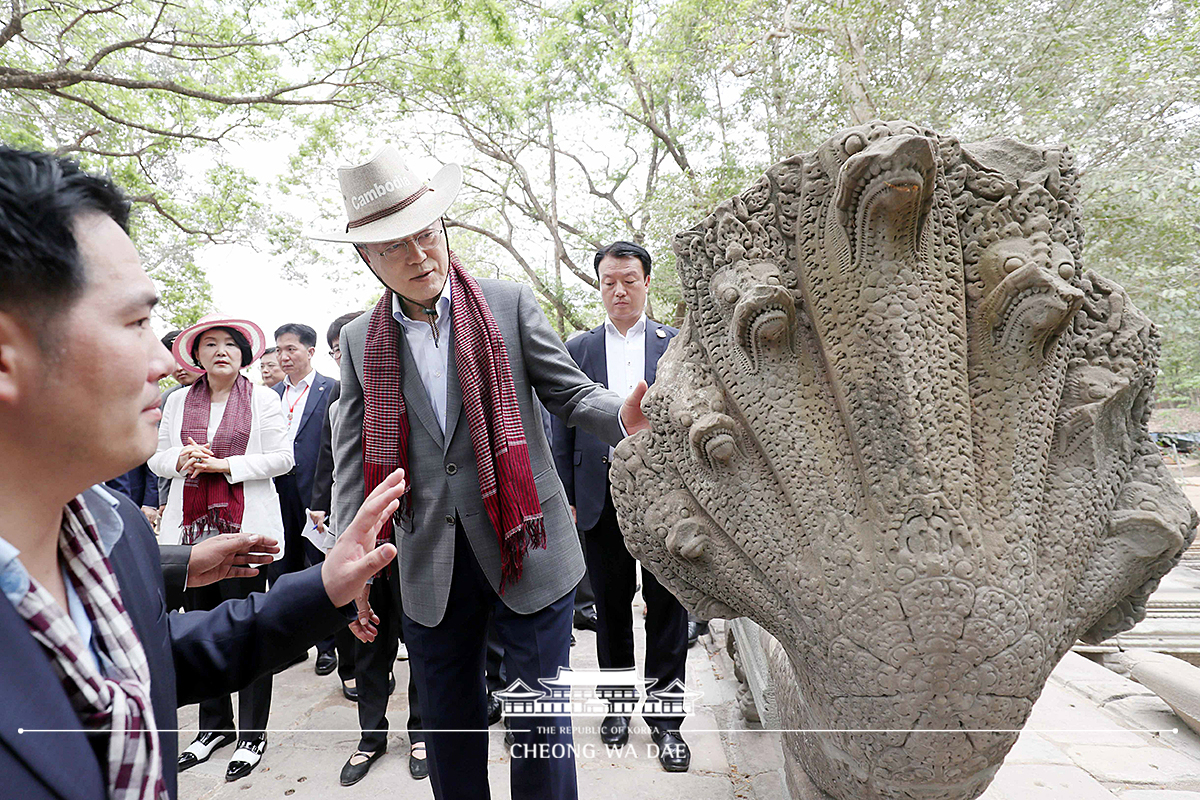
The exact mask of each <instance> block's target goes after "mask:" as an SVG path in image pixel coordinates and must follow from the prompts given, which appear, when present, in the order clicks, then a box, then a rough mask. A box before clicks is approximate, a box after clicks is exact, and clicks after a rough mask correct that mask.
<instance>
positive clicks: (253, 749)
mask: <svg viewBox="0 0 1200 800" xmlns="http://www.w3.org/2000/svg"><path fill="white" fill-rule="evenodd" d="M266 749H267V737H266V736H265V735H264V736H263V737H262V738H261V739H239V740H238V746H237V750H234V751H233V758H231V759H229V767H228V768H227V769H226V770H225V780H226V781H236V780H238V779H239V778H244V777H246V776H247V775H249V774H250V773H251V772H252V771H253V770H254V768H255V767H257V766H258V762H260V761H262V754H263V751H264V750H266Z"/></svg>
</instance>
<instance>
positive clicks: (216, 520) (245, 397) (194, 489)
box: [179, 375, 254, 544]
mask: <svg viewBox="0 0 1200 800" xmlns="http://www.w3.org/2000/svg"><path fill="white" fill-rule="evenodd" d="M253 391H254V386H253V384H251V383H250V381H249V379H248V378H246V376H245V375H238V376H237V380H235V381H234V382H233V388H232V389H230V390H229V399H228V400H227V401H226V403H225V416H223V417H221V424H220V425H219V426H217V431H216V433H215V434H214V435H213V440H212V443H211V444H209V441H208V417H209V413H210V412H211V411H212V392H211V391H210V390H209V388H208V376H207V375H205V376H203V377H202V378H200V380H198V381H196V382H195V383H193V384H192V386H191V388H190V389H188V393H187V397H186V398H184V401H183V429H182V430H181V431H180V434H179V438H180V440H181V441H182V442H183V443H184V444H186V443H187V440H188V438H189V437H190V438H192V439H194V440H195V441H196V444H208V445H209V449H211V450H212V451H213V455H215V456H216V457H217V458H228V457H229V456H244V455H246V445H247V444H248V443H249V442H250V423H251V422H252V420H253V413H252V410H251V408H252V405H251V400H250V397H251V392H253ZM245 510H246V501H245V497H244V494H243V491H242V485H241V484H240V483H234V484H231V483H230V482H229V481H227V480H225V476H224V475H218V474H216V473H213V472H202V473H200V474H199V475H196V476H195V477H192V478H187V479H185V480H184V482H183V537H182V542H183V543H184V544H194V543H196V542H198V541H200V540H201V539H204V538H206V537H208V536H213V535H216V534H218V533H239V532H241V530H242V513H243V512H244V511H245Z"/></svg>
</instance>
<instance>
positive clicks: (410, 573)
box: [310, 147, 648, 800]
mask: <svg viewBox="0 0 1200 800" xmlns="http://www.w3.org/2000/svg"><path fill="white" fill-rule="evenodd" d="M338 179H339V182H340V184H341V189H342V195H343V199H344V201H345V205H346V213H347V216H348V218H349V221H348V224H347V225H346V226H345V228H343V229H342V230H341V231H338V232H334V231H328V232H321V233H313V234H310V235H311V236H313V237H314V238H320V239H326V240H330V241H341V242H349V243H353V244H354V245H355V246H356V248H357V249H358V253H359V255H360V257H362V258H363V260H364V261H365V262H366V264H367V266H368V267H369V268H370V269H371V271H372V272H373V273H374V274H375V275H376V277H378V278H379V279H380V281H381V282H382V283H383V284H384V285H385V286H386V287H387V289H386V291H385V292H384V294H383V297H382V298H381V299H380V301H379V303H378V304H377V305H376V307H375V309H374V310H373V311H372V312H371V313H369V314H364V315H363V316H361V317H359V318H358V319H356V320H354V321H353V322H351V323H350V324H348V325H346V327H344V328H343V329H342V341H341V350H342V394H341V398H340V399H339V400H338V427H337V436H336V438H335V440H334V463H335V467H334V504H333V505H334V516H335V521H336V522H337V524H338V525H339V526H340V525H341V524H342V522H343V521H344V520H347V519H349V518H350V517H351V516H352V515H353V513H354V510H355V508H357V506H358V503H359V502H361V500H362V497H363V495H364V493H365V491H366V489H367V488H368V487H369V486H370V485H371V483H372V482H373V481H374V480H377V479H378V476H379V475H380V474H382V473H384V472H386V471H387V470H388V469H389V465H390V464H391V463H392V462H393V461H395V460H399V461H400V463H402V464H404V463H407V464H408V469H410V470H411V474H412V475H413V476H414V478H413V481H412V487H411V491H410V492H409V495H408V496H407V497H406V498H405V503H404V506H403V508H402V509H401V513H400V514H399V515H397V517H396V519H395V523H394V525H393V536H394V537H395V539H396V541H397V542H398V544H399V550H400V553H401V557H400V559H399V563H398V565H397V566H398V570H396V573H397V577H398V580H399V582H400V587H401V591H402V594H403V597H404V614H403V619H402V624H403V629H404V638H405V641H406V642H407V644H408V651H409V658H410V661H409V664H410V666H411V668H412V670H413V672H414V676H415V679H416V683H417V690H418V692H419V693H420V696H421V704H422V714H423V718H424V724H425V730H426V741H427V744H428V751H429V761H430V778H431V782H432V788H433V793H434V797H436V798H466V797H469V798H481V799H483V798H487V797H489V796H490V794H489V789H488V777H487V761H488V739H487V733H486V731H487V700H486V692H485V687H484V650H485V646H484V645H485V638H486V631H487V627H488V624H489V620H490V622H491V624H493V625H495V627H496V631H497V636H498V638H499V639H500V644H501V646H502V647H503V648H504V660H505V664H506V666H507V668H508V671H509V675H508V677H509V679H511V680H518V679H519V680H522V681H524V682H525V683H526V684H527V685H529V686H537V685H538V681H539V679H541V678H551V677H554V676H556V674H557V672H558V670H559V668H562V667H566V666H567V664H568V663H569V660H570V647H571V645H570V640H571V618H572V612H573V597H574V589H575V585H576V584H577V583H578V582H579V579H580V577H581V576H582V575H583V571H584V565H583V554H582V552H580V547H579V539H578V536H577V534H576V532H575V527H574V525H573V524H572V522H571V517H570V514H569V513H568V511H567V503H566V497H565V496H564V495H563V491H562V484H561V483H560V482H559V480H558V475H557V474H556V473H555V471H554V461H553V456H552V455H551V452H550V445H549V443H548V442H547V441H546V437H545V434H544V432H543V430H542V425H541V420H540V418H539V413H538V408H537V405H536V404H535V403H534V400H533V395H534V392H535V391H536V393H537V396H538V398H540V399H541V401H542V403H544V404H545V406H546V408H547V409H549V410H550V412H551V413H553V414H557V415H559V416H560V417H562V418H563V419H564V420H565V421H566V422H567V423H568V424H570V425H582V426H584V427H585V428H587V429H588V430H590V431H591V432H592V433H594V434H596V435H598V436H600V437H601V438H602V439H603V440H604V441H607V442H609V443H611V444H616V443H617V442H619V441H620V440H621V438H622V437H623V436H624V434H625V431H626V430H627V431H629V432H635V431H638V430H642V429H644V428H646V427H648V423H647V422H646V419H645V417H644V416H643V415H642V413H641V406H640V403H641V398H642V395H643V394H644V393H645V389H646V386H645V384H644V383H642V384H640V385H639V386H638V387H637V388H636V389H635V390H634V391H633V392H632V394H631V395H630V397H629V398H628V399H626V400H624V401H623V399H622V397H621V396H620V395H618V394H616V393H615V392H610V391H608V390H607V389H605V388H604V387H602V386H600V385H598V384H596V383H594V382H592V381H589V380H588V379H587V377H586V376H585V375H584V374H583V373H582V372H580V371H579V368H578V367H577V366H576V365H575V363H574V362H573V361H571V357H570V356H569V355H567V352H566V350H565V348H564V347H563V344H562V340H561V339H559V337H558V335H557V334H556V333H555V332H554V329H553V328H551V327H550V323H549V321H548V320H547V319H546V317H545V314H543V313H542V310H541V308H540V307H539V306H538V304H537V301H536V300H535V299H534V296H533V292H532V291H531V290H530V288H529V287H528V286H525V285H523V284H517V283H512V282H509V281H501V280H486V279H482V278H479V279H476V278H473V277H472V276H471V275H470V274H469V273H467V271H466V270H465V268H464V267H463V266H462V264H461V263H459V261H458V259H457V257H456V256H455V255H454V254H453V253H452V252H451V249H450V245H449V243H448V241H447V238H446V228H445V223H444V220H443V219H442V217H443V215H444V214H445V213H446V211H447V210H448V209H449V207H450V204H451V203H452V202H453V201H454V198H455V196H456V195H457V193H458V190H459V188H460V187H461V185H462V170H461V169H460V168H459V167H458V166H457V165H454V164H449V165H446V166H445V167H443V168H442V169H441V170H440V171H439V172H438V173H437V175H435V176H434V177H433V179H432V180H431V181H429V182H428V183H426V182H424V181H422V180H421V179H419V178H417V176H416V175H415V174H414V173H413V172H412V171H411V170H410V169H409V168H408V166H407V165H406V164H405V163H404V160H403V158H402V157H401V155H400V153H399V152H398V151H397V150H396V149H395V148H393V147H385V148H383V149H382V150H381V151H380V152H379V153H377V154H376V155H375V156H374V157H373V158H372V159H371V160H370V161H368V162H367V163H366V164H362V165H359V166H354V167H345V168H342V169H340V170H339V171H338ZM498 533H499V534H500V535H498ZM377 580H378V579H377ZM372 589H374V587H372ZM366 602H367V601H366V599H365V598H363V599H362V600H361V601H360V608H361V607H362V606H363V605H365V604H366ZM522 723H523V724H522V725H520V726H516V725H514V729H517V728H518V727H519V728H520V729H521V730H514V735H515V738H516V741H515V743H514V746H513V750H512V753H513V758H512V760H511V762H510V768H511V790H512V795H513V797H515V798H521V800H539V799H540V798H546V799H547V800H550V799H551V798H553V799H554V800H574V798H575V797H576V796H577V794H578V792H577V784H576V777H575V763H574V756H573V755H572V753H571V749H570V747H569V745H570V743H571V727H570V719H569V717H562V716H548V717H532V718H530V717H527V718H524V719H523V720H522ZM449 731H457V732H449ZM464 731H466V732H464ZM476 731H478V733H476Z"/></svg>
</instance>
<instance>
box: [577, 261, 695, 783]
mask: <svg viewBox="0 0 1200 800" xmlns="http://www.w3.org/2000/svg"><path fill="white" fill-rule="evenodd" d="M594 265H595V268H596V277H597V278H598V279H599V280H600V296H601V298H602V299H603V301H604V309H605V311H607V312H608V319H607V320H605V322H604V324H603V325H601V326H599V327H598V328H593V329H592V330H590V331H588V332H587V333H585V334H583V335H582V336H579V337H576V338H575V339H572V340H571V341H569V342H567V351H568V352H570V354H571V356H572V357H573V358H574V359H575V362H576V363H577V364H579V367H580V369H582V370H583V371H584V372H585V373H586V374H587V376H588V377H589V378H591V379H592V380H594V381H596V382H598V383H602V384H604V385H605V386H607V387H608V388H610V389H612V390H614V391H616V392H617V393H618V394H628V392H629V390H630V388H631V387H632V386H634V385H635V384H636V383H637V382H638V381H639V380H642V379H643V378H645V380H646V383H647V384H652V383H654V376H655V372H656V369H657V367H658V359H659V358H661V357H662V354H663V353H664V352H665V351H666V349H667V343H668V342H670V340H671V338H672V337H673V336H675V334H676V333H678V331H677V330H675V329H674V328H672V327H670V326H667V325H663V324H661V323H658V322H654V321H653V320H649V319H647V318H646V314H645V309H646V295H647V293H648V291H649V288H650V267H651V259H650V254H649V253H648V252H646V249H645V248H643V247H641V246H640V245H636V244H633V243H632V242H614V243H613V244H610V245H608V246H607V247H604V248H601V249H600V250H599V251H598V252H597V253H596V257H595V260H594ZM611 456H612V448H611V447H609V446H608V445H607V444H605V443H604V442H601V441H600V440H599V439H597V438H596V437H594V436H592V435H590V434H588V433H585V432H583V431H576V429H574V428H568V427H566V426H565V425H563V424H562V423H561V422H559V420H558V419H557V418H555V419H554V461H555V466H556V467H557V468H558V475H559V477H560V478H562V482H563V486H565V487H566V490H567V499H568V500H569V501H570V502H571V510H572V513H574V514H575V524H576V525H577V526H578V527H579V530H581V531H583V535H584V555H585V557H586V559H587V570H588V575H589V577H590V578H591V582H592V592H593V594H594V595H595V596H596V651H597V656H598V658H599V661H600V667H601V668H602V669H632V668H633V666H634V663H633V606H632V603H633V595H634V592H635V587H636V583H637V562H636V561H634V559H633V556H631V555H629V551H628V550H627V549H625V540H624V538H623V537H622V536H621V530H620V528H619V527H618V526H617V512H616V509H615V508H614V507H613V501H612V493H611V492H610V490H609V482H608V464H609V459H610V457H611ZM642 598H643V599H644V600H645V601H646V610H647V614H646V678H647V679H648V680H650V681H651V683H650V685H649V686H648V687H647V691H648V692H649V693H650V694H651V696H653V694H654V692H658V691H667V690H668V689H670V688H671V686H672V684H673V683H674V682H675V681H679V683H680V685H682V684H683V682H684V664H685V662H686V661H687V611H686V610H685V609H684V608H683V606H682V605H680V604H679V601H678V600H676V599H675V597H674V596H673V595H672V594H671V593H670V592H668V591H667V590H666V589H664V588H663V586H662V585H661V584H660V583H659V582H658V580H657V579H656V578H655V577H654V576H653V575H652V574H651V573H649V572H648V571H646V570H642ZM682 721H683V718H682V717H673V716H656V715H648V716H647V717H646V722H648V723H649V724H650V728H651V735H652V736H653V738H654V741H655V743H657V744H658V745H659V762H660V763H661V764H662V766H663V768H664V769H665V770H667V771H668V772H685V771H687V768H688V765H689V764H690V762H691V753H690V751H689V750H688V746H687V743H686V742H684V741H683V738H682V736H680V733H679V725H680V723H681V722H682ZM600 738H601V739H602V740H603V741H604V743H605V744H609V745H624V744H625V743H626V742H627V741H628V740H629V718H628V717H624V716H608V717H605V718H604V722H603V723H602V724H601V726H600Z"/></svg>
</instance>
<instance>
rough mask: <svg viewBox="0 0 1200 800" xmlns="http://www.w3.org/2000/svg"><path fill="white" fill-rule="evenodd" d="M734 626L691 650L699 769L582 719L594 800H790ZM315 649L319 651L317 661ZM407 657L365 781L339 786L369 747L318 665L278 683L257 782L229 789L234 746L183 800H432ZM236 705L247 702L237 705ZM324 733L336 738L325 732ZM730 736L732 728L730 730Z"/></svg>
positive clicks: (499, 784) (187, 786)
mask: <svg viewBox="0 0 1200 800" xmlns="http://www.w3.org/2000/svg"><path fill="white" fill-rule="evenodd" d="M635 602H636V603H638V604H639V605H638V608H637V609H636V610H635V613H634V619H635V627H636V629H637V630H636V633H635V641H636V652H637V663H638V665H639V666H641V665H643V664H644V663H645V662H644V649H645V641H644V640H645V631H644V629H643V627H642V625H643V623H642V615H641V613H640V597H639V599H638V600H637V601H635ZM723 625H724V623H722V622H720V621H717V622H714V623H713V625H712V633H710V634H708V635H706V636H702V637H701V638H700V642H699V643H698V644H697V645H696V646H695V647H693V648H692V649H691V650H690V651H689V652H688V663H687V670H688V674H687V682H688V688H689V689H692V690H694V691H698V692H700V693H701V694H702V696H701V697H700V699H699V700H698V701H697V707H696V713H694V714H693V715H691V716H690V717H688V719H687V720H686V722H685V723H684V725H683V735H684V738H685V739H686V740H687V742H688V745H689V746H690V747H691V750H692V766H691V769H690V771H688V772H687V773H683V774H668V773H666V772H664V771H663V770H662V767H661V766H659V763H658V760H657V758H656V757H655V754H654V753H653V752H652V744H653V743H652V742H651V740H650V734H649V731H648V728H647V727H646V725H645V723H644V722H643V721H642V720H640V719H635V720H634V724H633V726H632V733H631V735H630V738H629V746H628V747H626V748H623V749H621V750H620V751H619V752H617V753H612V754H610V753H609V752H607V750H606V748H605V747H604V746H603V745H602V744H601V743H600V737H599V732H598V729H599V725H600V720H599V718H595V719H587V718H584V719H581V718H576V719H575V720H574V724H575V744H576V749H577V751H578V759H577V761H578V764H577V766H578V775H579V795H580V798H582V800H601V798H603V800H609V799H610V798H622V800H633V799H634V798H660V799H661V800H674V799H676V798H679V799H684V798H686V800H710V798H711V800H724V799H725V798H729V800H733V799H734V798H758V797H763V798H782V797H785V796H786V795H785V794H784V792H783V777H782V775H783V774H782V764H783V754H782V751H781V749H780V744H779V734H777V733H764V732H761V731H755V730H749V729H748V728H749V727H757V726H748V725H747V723H746V722H745V720H744V719H742V716H741V713H740V711H739V710H738V708H739V706H738V703H737V689H738V684H737V682H736V680H735V679H734V678H733V665H732V662H730V660H729V658H728V656H727V655H726V654H725V652H724V650H723V646H724V641H725V635H724V627H723ZM575 637H576V639H577V640H578V644H577V645H576V646H575V647H574V648H573V649H572V653H571V655H572V664H571V666H572V668H573V669H575V670H586V669H595V668H596V666H597V663H596V635H595V634H594V633H592V632H590V631H576V632H575ZM312 653H315V651H310V656H311V654H312ZM407 670H408V666H407V664H406V662H397V663H396V683H397V689H396V692H395V694H394V695H392V699H391V704H390V705H389V707H388V720H389V722H390V723H391V727H392V730H393V733H392V734H391V735H389V737H388V755H386V756H384V757H383V758H381V759H380V760H379V761H378V762H376V763H375V765H374V766H373V767H372V768H371V772H370V774H368V775H367V777H366V778H364V779H363V780H362V781H361V782H360V783H358V784H357V785H355V786H353V787H350V788H345V787H342V786H340V785H339V784H338V773H339V772H340V771H341V768H342V765H343V764H344V763H345V761H346V759H347V758H349V756H350V754H351V753H352V752H354V748H355V746H356V745H357V744H358V716H357V713H356V711H355V706H354V705H353V704H352V703H349V702H347V701H346V700H345V699H344V698H343V697H342V694H341V686H340V683H339V681H338V679H337V674H336V673H335V674H333V675H328V676H325V677H318V676H317V675H315V674H314V673H313V659H312V657H310V658H309V659H308V661H306V662H304V663H301V664H298V665H296V666H294V667H291V668H290V669H288V670H286V671H285V672H283V673H282V674H281V675H278V676H276V679H275V686H274V693H273V701H272V706H271V721H270V728H271V730H272V731H273V732H272V733H271V734H269V736H268V745H267V750H266V753H265V754H264V755H263V760H262V762H261V763H260V764H259V766H258V768H257V769H256V770H255V771H254V772H252V773H251V774H250V775H249V776H248V777H246V778H243V779H242V780H240V781H236V782H234V783H228V784H227V783H225V779H224V775H225V766H226V764H227V763H228V760H229V756H230V755H232V752H233V748H232V747H228V748H225V749H223V750H220V751H218V752H217V753H216V755H214V756H213V758H212V759H210V760H209V762H208V763H206V764H201V765H200V766H198V767H194V768H193V769H191V770H188V771H187V772H184V773H183V774H181V775H180V776H179V797H180V800H233V799H234V798H237V800H258V799H259V798H291V799H293V800H308V799H310V798H311V800H318V799H319V800H326V799H327V798H328V799H330V800H337V798H346V800H360V799H361V800H374V799H375V798H388V800H407V799H408V798H431V797H433V792H432V791H431V790H430V788H429V781H428V780H424V781H419V782H418V781H414V780H413V779H412V778H411V777H409V774H408V739H407V736H406V734H405V732H404V729H403V725H404V722H405V721H406V720H407V718H408V709H407V697H406V695H405V691H404V687H405V686H406V685H407V679H408V673H407ZM235 702H236V701H235ZM179 725H180V728H182V729H183V730H181V732H180V734H179V739H180V743H181V748H182V747H183V746H186V745H187V743H188V742H190V741H191V740H192V738H193V737H194V736H195V725H196V706H188V707H186V708H183V709H180V718H179ZM317 730H328V731H333V732H329V733H317V732H314V731H317ZM719 731H723V732H719ZM503 740H504V728H503V725H496V726H493V728H492V734H491V754H490V759H489V774H490V778H491V787H492V795H493V797H495V798H497V800H501V799H503V798H508V796H509V782H508V761H509V756H508V753H507V751H506V748H505V747H504V741H503Z"/></svg>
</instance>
